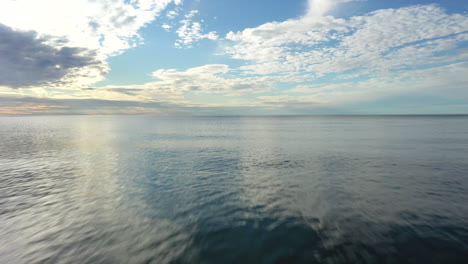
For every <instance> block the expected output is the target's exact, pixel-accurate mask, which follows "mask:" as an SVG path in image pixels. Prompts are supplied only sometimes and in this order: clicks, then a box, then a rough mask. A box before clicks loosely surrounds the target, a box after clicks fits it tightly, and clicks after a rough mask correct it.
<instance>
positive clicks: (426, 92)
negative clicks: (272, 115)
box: [258, 62, 468, 108]
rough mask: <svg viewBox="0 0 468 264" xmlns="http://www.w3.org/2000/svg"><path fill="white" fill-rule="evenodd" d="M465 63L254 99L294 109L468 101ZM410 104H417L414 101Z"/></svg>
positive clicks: (304, 88)
mask: <svg viewBox="0 0 468 264" xmlns="http://www.w3.org/2000/svg"><path fill="white" fill-rule="evenodd" d="M466 72H468V62H460V63H455V64H450V65H446V66H442V67H436V68H430V69H419V70H413V71H408V72H404V73H398V72H397V73H389V74H387V75H384V76H379V77H375V78H370V79H367V80H364V81H360V82H344V83H338V84H328V85H309V86H307V85H301V86H298V87H296V88H294V89H291V90H286V91H283V92H282V94H280V95H270V96H261V97H258V100H259V101H258V102H259V105H263V104H266V105H275V106H277V107H284V108H295V107H297V106H300V107H304V106H305V105H308V106H309V107H310V108H344V107H350V106H356V105H358V104H362V103H369V102H382V101H385V100H388V99H391V98H395V97H413V98H418V97H432V98H436V99H437V100H442V99H443V100H451V101H458V100H464V101H467V100H468V91H467V86H466V84H467V83H468V76H467V75H466V74H465V73H466ZM414 104H417V102H415V103H414Z"/></svg>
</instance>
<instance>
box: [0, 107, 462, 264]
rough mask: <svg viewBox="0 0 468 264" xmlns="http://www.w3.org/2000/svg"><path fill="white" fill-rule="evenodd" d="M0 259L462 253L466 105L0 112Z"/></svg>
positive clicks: (440, 259)
mask: <svg viewBox="0 0 468 264" xmlns="http://www.w3.org/2000/svg"><path fill="white" fill-rule="evenodd" d="M0 263H2V264H3V263H5V264H9V263H12V264H22V263H25V264H26V263H27V264H33V263H80V264H82V263H158V264H159V263H206V264H208V263H210V264H211V263H213V264H225V263H242V264H247V263H256V264H257V263H330V264H331V263H335V264H337V263H340V264H345V263H379V264H380V263H424V264H430V263H444V264H445V263H464V264H465V263H468V116H463V115H453V116H451V115H436V116H431V115H420V116H251V117H236V116H229V117H160V116H32V117H31V116H29V117H26V116H23V117H1V118H0Z"/></svg>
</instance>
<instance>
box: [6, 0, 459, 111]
mask: <svg viewBox="0 0 468 264" xmlns="http://www.w3.org/2000/svg"><path fill="white" fill-rule="evenodd" d="M467 10H468V4H467V3H466V1H461V0H452V1H426V0H424V1H422V0H395V1H381V0H367V1H363V0H355V1H352V0H288V1H284V0H268V1H267V0H257V1H252V0H224V1H223V0H193V1H191V0H125V1H123V0H70V1H60V0H44V1H35V0H16V1H12V0H3V1H0V39H1V44H2V45H0V114H3V115H16V114H21V115H23V114H155V115H268V114H272V115H277V114H450V113H454V114H458V113H468V85H467V83H468V75H467V74H466V73H467V72H468V61H467V60H468V14H467Z"/></svg>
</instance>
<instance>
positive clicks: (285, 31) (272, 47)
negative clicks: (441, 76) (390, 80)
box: [225, 2, 468, 77]
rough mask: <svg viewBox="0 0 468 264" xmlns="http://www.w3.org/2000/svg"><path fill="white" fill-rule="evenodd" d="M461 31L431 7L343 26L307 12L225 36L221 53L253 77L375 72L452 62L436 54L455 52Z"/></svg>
mask: <svg viewBox="0 0 468 264" xmlns="http://www.w3.org/2000/svg"><path fill="white" fill-rule="evenodd" d="M314 3H315V2H314ZM317 3H318V2H317ZM327 5H328V4H327ZM322 8H323V9H322V10H326V8H325V7H322ZM321 13H323V11H321ZM467 28H468V17H467V16H466V15H462V14H447V13H446V12H445V11H444V10H443V9H442V8H440V7H438V6H436V5H426V6H411V7H406V8H400V9H386V10H378V11H375V12H372V13H369V14H367V15H364V16H356V17H352V18H350V19H346V20H345V19H337V18H334V17H330V16H326V17H319V16H317V14H316V13H314V14H313V15H311V13H310V12H309V13H308V14H306V15H305V16H304V17H302V18H300V19H293V20H288V21H284V22H271V23H266V24H263V25H261V26H259V27H256V28H248V29H245V30H243V31H241V32H236V33H234V32H230V33H229V34H227V36H226V39H228V40H231V41H232V45H230V46H227V47H226V48H225V53H226V54H228V55H230V56H232V57H233V58H236V59H243V60H248V61H251V63H250V65H248V66H245V67H243V68H242V69H243V70H246V71H251V73H254V74H272V73H273V74H274V73H282V72H283V73H284V72H296V73H297V72H303V73H308V74H312V75H315V76H316V77H321V76H323V75H324V74H327V73H343V72H346V71H350V70H362V71H363V72H366V73H368V72H369V71H371V72H379V71H383V70H390V69H395V68H401V67H408V66H413V67H416V66H421V65H426V64H429V63H434V62H436V61H437V62H439V63H440V62H451V61H456V60H458V59H459V55H454V54H448V53H447V54H444V55H439V54H437V53H438V52H443V51H448V50H453V49H454V48H457V47H458V46H459V45H460V43H462V42H463V41H464V40H466V38H467V36H466V33H467ZM405 53H410V54H411V56H405Z"/></svg>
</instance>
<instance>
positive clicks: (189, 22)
mask: <svg viewBox="0 0 468 264" xmlns="http://www.w3.org/2000/svg"><path fill="white" fill-rule="evenodd" d="M197 14H198V10H192V11H190V13H188V14H187V15H186V16H185V18H184V19H183V20H181V21H180V24H181V25H180V27H179V28H178V29H177V30H176V33H177V36H178V39H177V41H176V43H175V44H174V46H175V47H176V48H190V47H192V45H193V43H195V42H197V41H200V40H202V39H211V40H217V39H218V35H217V34H216V32H215V31H211V32H208V33H203V30H202V24H201V23H202V22H203V20H202V21H201V22H197V21H194V17H195V16H196V15H197Z"/></svg>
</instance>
